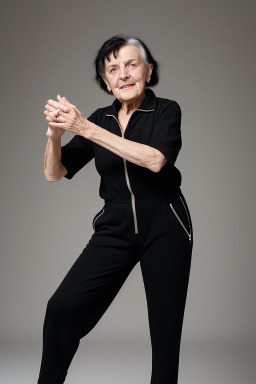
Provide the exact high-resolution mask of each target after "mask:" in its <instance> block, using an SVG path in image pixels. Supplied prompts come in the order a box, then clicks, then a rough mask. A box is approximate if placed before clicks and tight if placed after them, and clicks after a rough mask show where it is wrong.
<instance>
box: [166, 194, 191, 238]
mask: <svg viewBox="0 0 256 384" xmlns="http://www.w3.org/2000/svg"><path fill="white" fill-rule="evenodd" d="M179 198H180V199H181V201H182V204H183V205H184V208H185V211H186V214H187V218H188V225H189V230H190V233H189V232H188V230H187V228H186V227H185V225H184V224H183V223H182V221H181V219H180V217H179V216H178V214H177V212H176V211H175V209H174V207H173V205H172V203H170V207H171V208H172V210H173V212H174V214H175V215H176V217H177V219H178V220H179V222H180V224H181V225H182V227H183V228H184V230H185V231H186V232H187V235H188V238H189V241H190V243H191V233H192V232H191V227H190V220H189V216H188V212H187V208H186V206H185V204H184V202H183V200H182V198H181V196H179Z"/></svg>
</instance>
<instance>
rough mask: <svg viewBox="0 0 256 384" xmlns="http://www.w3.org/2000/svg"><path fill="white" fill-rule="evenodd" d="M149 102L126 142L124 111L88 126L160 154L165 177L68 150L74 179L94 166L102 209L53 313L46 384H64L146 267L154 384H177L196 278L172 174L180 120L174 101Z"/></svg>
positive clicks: (97, 153) (114, 158) (91, 149)
mask: <svg viewBox="0 0 256 384" xmlns="http://www.w3.org/2000/svg"><path fill="white" fill-rule="evenodd" d="M145 92H146V97H145V98H144V100H143V102H142V104H141V105H140V107H139V108H138V109H136V110H135V112H134V113H133V114H132V115H131V117H130V119H129V122H128V125H127V127H126V130H125V132H124V133H123V132H122V128H121V126H120V124H119V121H118V111H119V109H120V107H121V103H120V102H119V100H118V99H115V100H114V102H113V103H112V105H110V106H108V107H104V108H99V109H97V110H96V111H95V112H93V113H92V114H91V115H90V117H89V118H88V120H90V121H92V122H94V123H95V124H97V125H99V126H100V127H102V128H104V129H106V130H108V131H109V132H112V133H113V134H115V135H118V136H122V137H124V138H125V139H128V140H132V141H135V142H138V143H142V144H146V145H149V146H151V147H153V148H156V149H158V150H159V151H161V152H162V153H163V154H164V155H165V156H166V158H167V160H168V161H167V163H166V164H165V165H164V166H163V167H162V169H161V171H160V172H157V173H155V172H152V171H150V170H149V169H147V168H145V167H141V166H139V165H136V164H134V163H131V162H129V161H127V160H125V159H123V158H122V157H120V156H118V155H116V154H115V153H113V152H111V151H109V150H107V149H106V148H104V147H102V146H100V145H98V144H96V143H94V142H92V141H90V140H88V139H85V138H84V137H82V136H80V135H75V136H74V137H73V138H72V139H71V140H70V141H69V142H68V143H67V144H66V145H64V146H62V147H61V162H62V164H63V165H64V166H65V167H66V168H67V170H68V173H67V174H66V176H65V177H66V178H67V179H72V177H73V176H74V175H75V174H76V173H77V172H78V171H79V170H80V169H81V168H82V167H84V166H85V165H86V164H87V163H88V162H89V161H90V160H91V159H93V158H95V165H96V169H97V171H98V172H99V174H100V176H101V182H100V190H99V195H100V197H101V198H102V199H103V200H104V205H103V207H102V209H101V210H100V211H99V212H97V213H96V214H95V216H94V218H93V220H92V226H93V230H94V232H93V234H92V236H91V238H90V239H89V242H88V243H87V244H86V246H85V248H84V249H83V251H82V253H81V254H80V256H79V257H78V258H77V259H76V261H75V262H74V264H73V265H72V267H71V269H70V270H69V271H68V273H67V274H66V276H65V277H64V279H63V281H62V282H61V284H60V285H59V287H58V288H57V290H56V291H55V292H54V294H53V295H52V296H51V298H50V299H49V301H48V303H47V308H46V314H45V319H44V327H43V348H42V361H41V367H40V373H39V378H38V384H62V383H63V382H64V381H65V378H66V375H67V372H68V368H69V366H70V363H71V361H72V359H73V357H74V355H75V353H76V351H77V348H78V346H79V343H80V339H81V338H83V337H84V336H85V335H87V334H88V333H89V332H90V331H91V330H92V329H93V328H94V326H95V325H96V324H97V322H98V321H99V320H100V318H101V317H102V315H103V314H104V312H105V311H106V310H107V308H108V307H109V305H110V304H111V302H112V301H113V300H114V298H115V296H116V295H117V293H118V291H119V290H120V288H121V287H122V285H123V283H124V282H125V280H126V278H127V277H128V275H129V273H130V272H131V270H132V269H133V268H134V266H135V265H136V264H137V262H138V261H139V262H140V267H141V272H142V277H143V283H144V287H145V293H146V300H147V308H148V319H149V329H150V338H151V346H152V375H151V382H150V384H176V383H177V382H178V370H179V354H180V341H181V333H182V325H183V317H184V310H185V303H186V296H187V289H188V282H189V275H190V266H191V257H192V248H193V228H192V221H191V216H190V212H189V208H188V205H187V203H186V200H185V197H184V195H183V193H182V192H181V188H180V185H181V173H180V171H179V170H178V169H177V168H176V167H175V166H174V163H175V161H176V158H177V156H178V153H179V151H180V149H181V146H182V140H181V130H180V126H181V110H180V106H179V104H178V103H177V102H176V101H174V100H169V99H165V98H160V97H156V95H155V93H154V92H153V91H152V90H151V89H149V88H146V89H145Z"/></svg>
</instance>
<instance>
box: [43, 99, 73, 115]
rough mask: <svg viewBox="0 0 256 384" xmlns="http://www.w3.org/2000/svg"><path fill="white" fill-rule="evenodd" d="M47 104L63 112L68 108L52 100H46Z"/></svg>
mask: <svg viewBox="0 0 256 384" xmlns="http://www.w3.org/2000/svg"><path fill="white" fill-rule="evenodd" d="M47 104H49V105H51V106H52V107H54V108H59V109H60V110H61V111H63V112H68V111H69V108H68V107H67V106H65V105H63V104H61V103H59V102H58V101H55V100H52V99H49V100H47Z"/></svg>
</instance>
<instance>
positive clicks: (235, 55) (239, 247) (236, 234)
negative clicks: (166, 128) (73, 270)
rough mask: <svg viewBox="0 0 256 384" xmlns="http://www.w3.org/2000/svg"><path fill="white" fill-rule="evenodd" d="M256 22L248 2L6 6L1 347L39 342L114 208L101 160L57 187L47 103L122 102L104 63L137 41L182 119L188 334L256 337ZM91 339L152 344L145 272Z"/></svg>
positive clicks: (90, 105) (132, 280) (84, 107)
mask: <svg viewBox="0 0 256 384" xmlns="http://www.w3.org/2000/svg"><path fill="white" fill-rule="evenodd" d="M254 15H255V2H253V1H249V0H247V1H240V2H238V1H234V0H232V1H231V0H230V1H227V0H224V1H223V0H222V1H209V0H204V1H199V0H196V1H194V0H192V1H182V0H179V1H163V0H158V1H145V2H138V1H133V0H130V1H129V2H121V1H114V0H109V1H107V2H103V1H98V0H94V1H93V2H92V3H91V2H90V3H89V2H88V3H87V2H86V1H72V2H71V1H52V0H51V1H23V2H19V1H12V2H9V3H8V4H7V2H6V3H2V22H1V26H2V28H3V30H2V32H4V33H5V36H4V40H3V47H2V50H1V53H2V59H1V65H2V70H1V75H2V84H3V85H2V92H1V93H2V95H1V98H2V99H1V100H2V101H1V107H2V113H1V120H2V123H1V166H2V176H1V181H2V182H1V185H2V187H1V190H2V193H3V194H2V199H1V218H2V220H1V222H2V229H1V235H2V239H1V279H0V282H1V287H0V288H1V290H0V292H1V339H2V340H5V341H6V340H14V339H15V340H17V339H24V340H28V339H30V338H36V339H37V340H38V342H41V334H42V326H43V319H44V314H45V309H46V303H47V300H48V299H49V297H50V296H51V295H52V294H53V292H54V291H55V289H56V288H57V286H58V285H59V284H60V282H61V280H62V279H63V277H64V276H65V274H66V273H67V271H68V270H69V269H70V267H71V265H72V264H73V263H74V261H75V260H76V258H77V257H78V256H79V254H80V253H81V251H82V249H83V248H84V246H85V244H86V243H87V242H88V240H89V238H90V236H91V235H92V233H93V229H92V219H93V217H94V215H95V213H96V212H97V211H99V210H100V209H101V207H102V206H103V200H101V199H100V197H99V194H98V191H99V182H100V178H99V175H98V173H97V171H96V169H95V165H94V160H92V161H91V162H90V163H89V164H88V165H87V166H86V167H84V168H83V169H82V170H81V171H80V172H79V173H78V174H77V175H76V176H75V177H74V178H73V179H72V180H71V181H70V180H67V179H62V180H60V181H58V182H56V183H49V182H47V181H46V179H45V177H44V172H43V160H44V152H45V146H46V143H47V137H46V135H45V134H46V131H47V122H46V120H45V116H44V114H43V111H44V105H45V104H46V102H47V100H48V99H49V98H53V99H56V96H57V93H60V95H61V96H66V97H67V98H68V99H69V100H70V101H71V102H72V103H73V104H75V105H76V106H77V107H78V109H80V110H81V112H82V113H83V114H84V115H85V116H89V114H90V113H91V112H93V111H94V110H95V109H96V108H98V107H102V106H106V105H109V104H111V103H112V102H113V100H114V97H113V96H109V95H107V94H104V93H103V91H101V90H100V88H98V86H97V85H96V84H95V83H94V81H93V80H92V78H93V75H94V72H93V67H92V62H93V58H94V56H95V54H96V51H97V50H98V49H99V48H100V46H101V45H102V43H103V42H104V41H105V40H106V39H107V38H109V37H111V36H112V35H114V34H116V33H129V34H133V35H136V36H138V37H140V38H141V39H143V40H144V41H145V43H146V44H148V46H149V48H150V49H151V51H152V54H153V55H154V56H155V58H156V60H158V61H159V63H160V83H159V85H158V86H157V87H155V88H153V90H154V92H155V93H156V95H157V96H159V97H167V98H170V99H175V100H177V101H178V103H179V104H180V106H181V109H182V113H183V117H182V139H183V147H182V150H181V152H180V154H179V157H178V159H177V162H176V165H177V167H178V169H179V170H180V171H181V173H182V186H181V188H182V191H183V193H184V195H185V197H186V200H187V203H188V205H189V208H190V211H191V216H192V221H193V227H194V248H193V255H192V265H191V275H190V283H189V290H188V297H187V306H186V311H185V318H184V326H183V340H188V339H189V340H207V339H209V340H213V341H218V340H222V341H223V340H226V341H233V340H235V341H253V340H254V341H255V335H256V321H255V320H256V319H255V300H254V297H255V288H256V287H255V270H256V262H255V217H256V216H255V203H254V198H255V193H256V189H255V157H254V151H253V148H254V145H255V139H256V135H255V128H254V125H255V124H254V120H255V67H256V63H255V48H254V46H255V26H254V21H255V17H254ZM2 36H3V34H2ZM72 136H73V135H72V134H71V133H70V132H66V133H65V134H64V136H63V138H62V142H63V143H66V142H68V141H69V140H70V139H71V138H72ZM91 335H93V337H94V338H95V339H97V338H98V339H103V338H108V339H115V338H117V339H118V338H129V339H133V338H134V339H141V340H143V339H144V340H145V339H148V338H149V329H148V319H147V306H146V298H145V293H144V287H143V282H142V276H141V272H140V268H139V264H137V266H136V267H135V268H134V270H133V271H132V273H131V274H130V276H129V278H128V279H127V281H126V282H125V284H124V286H123V287H122V289H121V291H120V292H119V294H118V296H117V297H116V299H115V300H114V302H113V303H112V305H111V306H110V307H109V309H108V310H107V312H106V313H105V315H104V316H103V318H102V319H101V320H100V322H99V323H98V324H97V326H96V327H95V328H94V330H93V331H92V332H91V334H90V335H89V337H92V336H91Z"/></svg>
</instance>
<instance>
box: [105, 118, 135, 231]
mask: <svg viewBox="0 0 256 384" xmlns="http://www.w3.org/2000/svg"><path fill="white" fill-rule="evenodd" d="M107 116H113V117H114V118H115V119H116V121H117V123H118V125H119V127H120V131H121V134H122V138H124V132H123V130H122V127H121V125H120V124H119V121H118V119H117V118H116V117H115V116H114V115H107ZM127 125H128V124H127ZM126 128H127V126H126ZM123 162H124V173H125V178H126V183H127V186H128V188H129V191H130V193H131V198H132V211H133V217H134V226H135V233H138V222H137V216H136V209H135V196H134V194H133V192H132V189H131V185H130V180H129V176H128V170H127V164H126V159H124V158H123Z"/></svg>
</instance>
